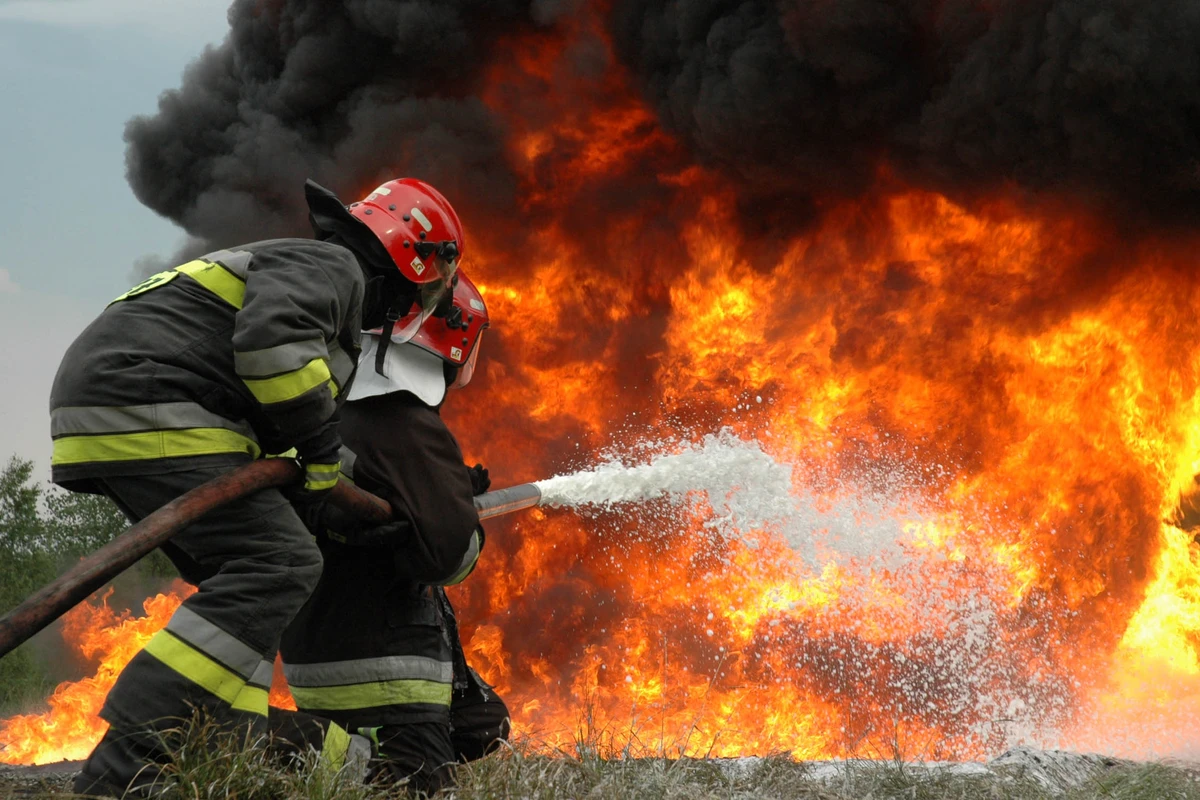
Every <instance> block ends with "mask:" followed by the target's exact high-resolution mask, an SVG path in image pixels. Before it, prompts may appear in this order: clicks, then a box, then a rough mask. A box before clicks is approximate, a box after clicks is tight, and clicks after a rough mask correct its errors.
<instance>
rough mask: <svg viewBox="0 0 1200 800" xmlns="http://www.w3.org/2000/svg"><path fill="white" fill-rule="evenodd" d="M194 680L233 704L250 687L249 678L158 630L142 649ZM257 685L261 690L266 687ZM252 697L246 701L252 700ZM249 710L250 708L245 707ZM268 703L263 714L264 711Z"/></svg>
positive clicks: (193, 681)
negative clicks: (248, 684)
mask: <svg viewBox="0 0 1200 800" xmlns="http://www.w3.org/2000/svg"><path fill="white" fill-rule="evenodd" d="M142 649H143V650H145V652H147V653H149V654H150V655H152V656H154V657H155V658H157V659H158V660H159V661H161V662H162V663H163V664H164V665H165V666H167V667H169V668H171V669H172V670H174V671H175V672H177V673H179V674H180V675H182V676H183V677H185V678H187V679H188V680H189V681H191V682H192V683H195V684H196V685H198V686H200V687H202V688H204V689H205V690H206V691H208V692H209V693H210V694H214V695H216V696H217V697H219V698H221V699H222V700H224V701H225V702H226V703H229V704H230V705H233V703H234V702H235V701H237V700H238V699H239V697H241V695H242V694H243V692H244V690H245V689H246V688H247V686H246V679H245V678H243V677H242V676H241V675H238V674H237V673H236V672H233V671H232V670H229V669H227V668H226V667H224V666H223V665H221V664H219V663H217V662H216V661H214V660H212V659H211V658H209V657H208V656H206V655H204V653H201V652H200V651H199V650H197V649H196V648H194V647H192V646H191V645H189V644H187V643H186V642H184V641H183V640H182V639H179V638H176V637H175V636H174V635H172V634H171V633H170V632H168V631H159V632H158V633H156V634H154V636H153V637H151V639H150V641H148V642H146V646H145V647H144V648H142ZM249 688H255V689H257V691H259V692H263V691H264V690H262V689H258V688H257V687H249ZM249 699H250V698H249V697H247V698H246V701H247V702H248V701H249ZM244 710H250V709H244ZM265 711H266V709H265V704H264V709H263V713H265Z"/></svg>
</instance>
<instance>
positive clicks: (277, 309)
mask: <svg viewBox="0 0 1200 800" xmlns="http://www.w3.org/2000/svg"><path fill="white" fill-rule="evenodd" d="M363 288H364V275H363V269H362V267H360V265H359V261H358V259H357V258H356V257H355V255H354V254H353V253H352V252H351V251H350V250H349V249H347V248H346V247H343V246H340V245H338V244H334V243H331V242H323V241H313V240H308V239H275V240H269V241H262V242H255V243H252V244H247V245H242V246H240V247H237V248H235V249H232V250H221V251H217V252H214V253H209V254H208V255H205V256H203V257H201V258H198V259H196V260H194V261H189V262H188V263H186V264H183V265H182V266H179V267H176V268H175V269H173V270H169V271H166V272H161V273H159V274H157V275H154V276H152V277H150V278H148V279H147V280H145V281H143V282H142V283H140V284H138V285H137V286H135V287H134V288H133V289H130V290H129V291H128V292H126V293H125V294H123V295H121V296H120V297H118V298H117V299H116V300H114V301H113V302H112V303H111V304H110V305H109V306H108V308H107V309H105V311H104V312H103V313H102V314H100V316H99V317H98V318H97V319H96V320H95V321H94V322H92V324H91V325H89V326H88V328H87V329H86V330H85V331H84V332H83V333H82V334H80V336H79V337H78V338H77V339H76V340H75V343H74V344H73V345H72V346H71V347H70V348H69V349H68V350H67V353H66V355H65V356H64V358H63V360H62V364H61V365H60V366H59V370H58V374H57V375H56V376H55V379H54V385H53V388H52V390H51V395H50V418H51V434H52V436H53V438H54V452H53V458H52V461H51V471H52V478H53V480H54V482H55V483H58V484H60V485H63V486H66V487H67V488H69V489H73V490H76V491H92V492H95V491H99V488H98V486H97V484H96V482H95V480H94V479H96V478H103V477H108V476H131V475H149V474H164V473H169V472H176V471H180V470H189V469H196V468H203V467H212V466H223V467H224V466H235V465H237V464H240V463H243V462H245V461H249V460H251V459H254V458H257V457H258V456H259V455H260V454H262V453H264V452H266V453H276V452H282V451H284V450H286V449H288V448H290V447H292V446H294V445H296V444H298V443H301V442H304V441H305V440H307V439H309V438H311V437H312V436H314V435H315V434H316V433H317V432H318V431H319V430H320V429H321V427H322V426H323V425H325V424H326V423H327V422H328V420H329V419H330V417H331V416H332V415H333V413H334V411H335V408H336V402H337V401H336V398H337V397H338V395H339V393H341V392H343V391H344V390H345V389H346V388H347V386H348V384H349V383H350V381H351V380H352V376H353V373H354V368H355V363H356V359H357V354H358V351H359V336H360V330H361V328H362V319H361V317H362V297H363Z"/></svg>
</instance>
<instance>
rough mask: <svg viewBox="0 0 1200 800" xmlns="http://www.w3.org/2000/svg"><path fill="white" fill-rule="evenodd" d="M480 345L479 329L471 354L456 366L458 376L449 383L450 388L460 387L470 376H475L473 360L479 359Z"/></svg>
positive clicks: (481, 340) (481, 343)
mask: <svg viewBox="0 0 1200 800" xmlns="http://www.w3.org/2000/svg"><path fill="white" fill-rule="evenodd" d="M482 347H483V331H480V332H479V338H478V339H476V340H475V347H474V348H473V349H472V350H471V355H469V356H467V360H466V361H465V362H464V363H463V365H462V366H461V367H459V368H458V377H457V378H455V379H454V383H452V384H450V388H451V389H461V388H463V387H464V386H466V385H467V384H468V383H470V382H471V378H473V377H475V362H476V361H478V360H479V350H480V348H482Z"/></svg>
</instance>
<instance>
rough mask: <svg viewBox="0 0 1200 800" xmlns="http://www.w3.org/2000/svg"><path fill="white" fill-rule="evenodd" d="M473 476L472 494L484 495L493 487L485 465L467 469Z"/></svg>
mask: <svg viewBox="0 0 1200 800" xmlns="http://www.w3.org/2000/svg"><path fill="white" fill-rule="evenodd" d="M467 472H468V473H469V474H470V475H471V494H483V493H484V492H486V491H487V490H488V487H489V486H491V485H492V479H491V478H489V477H488V471H487V470H486V469H485V468H484V466H483V464H476V465H475V466H473V467H470V468H468V469H467Z"/></svg>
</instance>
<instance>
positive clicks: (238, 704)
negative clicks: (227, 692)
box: [229, 684, 268, 717]
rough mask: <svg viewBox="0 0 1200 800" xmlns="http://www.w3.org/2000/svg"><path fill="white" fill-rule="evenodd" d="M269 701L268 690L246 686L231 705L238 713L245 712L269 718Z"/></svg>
mask: <svg viewBox="0 0 1200 800" xmlns="http://www.w3.org/2000/svg"><path fill="white" fill-rule="evenodd" d="M267 699H268V694H267V690H266V689H263V688H262V687H261V686H251V685H250V684H246V685H245V686H243V687H242V690H241V691H240V692H238V695H237V697H235V698H234V699H233V702H232V703H230V704H229V705H230V706H231V707H233V708H234V710H236V711H245V712H246V713H248V714H258V715H259V716H262V717H265V716H267Z"/></svg>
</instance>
